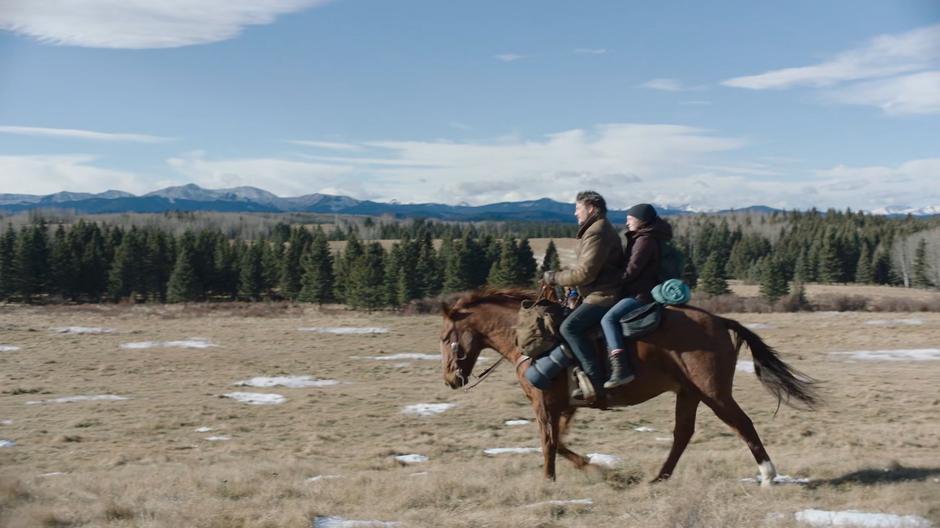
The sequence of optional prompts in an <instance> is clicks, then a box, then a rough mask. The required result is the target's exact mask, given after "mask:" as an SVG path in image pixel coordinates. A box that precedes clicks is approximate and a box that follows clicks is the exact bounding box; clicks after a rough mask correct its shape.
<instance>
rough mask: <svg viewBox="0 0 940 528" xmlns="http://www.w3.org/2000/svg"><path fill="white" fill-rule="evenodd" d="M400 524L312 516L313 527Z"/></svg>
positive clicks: (376, 527) (377, 527) (371, 527)
mask: <svg viewBox="0 0 940 528" xmlns="http://www.w3.org/2000/svg"><path fill="white" fill-rule="evenodd" d="M387 526H401V523H400V522H396V521H351V520H349V519H343V518H342V517H314V518H313V528H384V527H387Z"/></svg>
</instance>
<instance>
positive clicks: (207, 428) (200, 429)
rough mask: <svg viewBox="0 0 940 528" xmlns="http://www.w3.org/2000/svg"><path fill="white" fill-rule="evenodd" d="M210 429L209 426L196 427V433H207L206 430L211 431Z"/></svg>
mask: <svg viewBox="0 0 940 528" xmlns="http://www.w3.org/2000/svg"><path fill="white" fill-rule="evenodd" d="M211 430H212V428H211V427H200V428H198V429H196V432H197V433H208V432H209V431H211Z"/></svg>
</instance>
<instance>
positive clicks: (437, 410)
mask: <svg viewBox="0 0 940 528" xmlns="http://www.w3.org/2000/svg"><path fill="white" fill-rule="evenodd" d="M456 406H457V404H456V403H416V404H414V405H405V407H404V408H402V410H401V413H402V414H412V415H415V416H434V415H435V414H441V413H443V412H444V411H446V410H448V409H453V408H454V407H456Z"/></svg>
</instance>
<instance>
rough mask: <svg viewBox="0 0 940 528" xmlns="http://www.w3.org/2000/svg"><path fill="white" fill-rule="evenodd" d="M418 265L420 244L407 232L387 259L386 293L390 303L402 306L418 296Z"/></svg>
mask: <svg viewBox="0 0 940 528" xmlns="http://www.w3.org/2000/svg"><path fill="white" fill-rule="evenodd" d="M417 265H418V246H417V244H416V243H415V242H413V241H412V240H411V238H410V237H409V236H408V235H407V234H405V236H404V237H403V238H402V239H401V240H400V241H399V242H398V243H396V244H395V245H393V246H392V250H391V252H390V253H389V254H388V257H387V258H386V259H385V295H386V299H387V300H388V303H389V304H390V305H392V306H401V305H404V304H406V303H408V301H410V300H412V299H415V298H417V297H418V295H419V286H418V283H417V281H418V279H419V276H418V274H417V273H416V268H417Z"/></svg>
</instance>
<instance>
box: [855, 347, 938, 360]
mask: <svg viewBox="0 0 940 528" xmlns="http://www.w3.org/2000/svg"><path fill="white" fill-rule="evenodd" d="M837 354H842V355H848V356H849V358H850V359H855V360H858V361H931V360H936V359H940V348H915V349H908V350H856V351H854V352H837Z"/></svg>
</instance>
